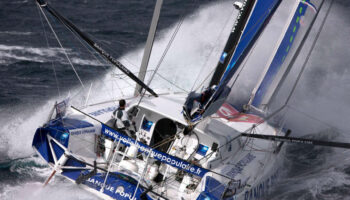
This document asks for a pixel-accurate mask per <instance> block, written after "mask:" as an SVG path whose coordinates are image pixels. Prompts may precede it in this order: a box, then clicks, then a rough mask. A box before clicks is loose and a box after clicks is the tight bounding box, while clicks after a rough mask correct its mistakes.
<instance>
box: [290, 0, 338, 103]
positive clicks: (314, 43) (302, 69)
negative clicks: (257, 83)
mask: <svg viewBox="0 0 350 200" xmlns="http://www.w3.org/2000/svg"><path fill="white" fill-rule="evenodd" d="M323 2H324V1H322V4H323ZM333 2H334V0H331V3H330V5H329V7H328V10H327V12H326V15H325V17H324V18H323V20H322V23H321V25H320V28H319V29H318V32H317V34H316V36H315V39H314V41H313V42H312V45H311V48H310V50H309V52H308V54H307V56H306V59H305V61H304V63H303V65H302V68H301V72H300V73H299V75H298V77H297V80H296V82H295V84H294V85H293V89H292V91H291V93H290V94H289V96H288V98H287V101H286V103H285V104H288V103H289V100H290V98H291V97H292V95H293V93H294V91H295V88H296V87H297V85H298V83H299V80H300V78H301V75H302V74H303V72H304V70H305V68H306V64H307V63H308V62H309V59H310V57H311V54H312V52H313V49H314V48H315V45H316V42H317V41H318V38H319V37H320V35H321V32H322V29H323V27H324V25H325V23H326V20H327V18H328V14H329V12H330V10H331V8H332V6H333ZM322 4H321V6H320V7H322ZM318 13H320V12H317V13H316V16H315V19H316V17H317V16H318ZM306 34H308V33H306ZM299 52H300V51H299ZM299 52H296V53H299Z"/></svg>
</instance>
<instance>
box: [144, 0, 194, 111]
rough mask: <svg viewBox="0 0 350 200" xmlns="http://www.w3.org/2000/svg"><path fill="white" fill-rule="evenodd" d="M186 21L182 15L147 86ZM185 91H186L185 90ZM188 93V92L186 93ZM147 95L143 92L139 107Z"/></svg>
mask: <svg viewBox="0 0 350 200" xmlns="http://www.w3.org/2000/svg"><path fill="white" fill-rule="evenodd" d="M193 2H196V0H194V1H193ZM195 6H197V7H198V6H199V4H198V2H197V4H196V5H195ZM184 20H185V14H184V13H183V14H182V15H181V18H180V21H179V23H178V24H177V25H176V28H175V30H174V32H173V34H172V36H171V38H170V40H169V42H168V44H167V46H166V48H165V50H164V51H163V54H162V56H161V58H160V59H159V61H158V64H157V66H156V69H155V70H154V72H153V74H152V76H151V78H150V79H149V81H148V84H147V85H150V84H151V82H152V80H153V78H154V76H155V74H156V73H157V71H158V69H159V67H160V65H161V64H162V63H163V61H164V58H165V56H166V54H167V53H168V51H169V49H170V47H171V45H172V43H173V41H174V40H175V37H176V35H177V33H178V32H179V30H180V27H181V25H182V23H183V21H184ZM157 74H158V73H157ZM158 75H159V76H160V74H158ZM164 79H165V78H164ZM169 82H170V81H169ZM173 85H174V86H176V85H175V84H173ZM181 89H182V88H181ZM182 90H183V89H182ZM185 91H186V90H185ZM186 92H187V91H186ZM187 93H188V92H187ZM145 94H146V91H143V93H142V94H141V98H140V100H139V102H138V104H137V106H138V105H140V103H141V101H142V99H143V97H144V95H145Z"/></svg>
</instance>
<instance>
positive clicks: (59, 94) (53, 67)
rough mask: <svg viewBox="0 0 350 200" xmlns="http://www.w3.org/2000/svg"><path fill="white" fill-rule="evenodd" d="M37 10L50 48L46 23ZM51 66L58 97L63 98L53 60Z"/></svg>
mask: <svg viewBox="0 0 350 200" xmlns="http://www.w3.org/2000/svg"><path fill="white" fill-rule="evenodd" d="M37 10H38V13H39V17H40V21H41V25H42V26H43V31H44V35H45V40H46V45H47V47H48V48H50V45H49V40H48V37H47V33H46V30H45V25H44V22H43V18H42V16H41V13H40V10H39V9H38V8H37ZM51 66H52V69H53V73H54V76H55V80H56V87H57V92H58V97H59V98H61V91H60V88H59V85H58V79H57V74H56V69H55V65H54V63H53V61H52V60H51Z"/></svg>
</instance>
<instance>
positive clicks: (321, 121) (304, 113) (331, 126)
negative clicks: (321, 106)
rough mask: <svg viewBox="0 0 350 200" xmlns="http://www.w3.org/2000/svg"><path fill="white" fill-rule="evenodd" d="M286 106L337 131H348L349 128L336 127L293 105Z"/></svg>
mask: <svg viewBox="0 0 350 200" xmlns="http://www.w3.org/2000/svg"><path fill="white" fill-rule="evenodd" d="M287 107H288V108H289V109H291V110H294V111H296V112H298V113H300V114H302V115H305V116H306V117H309V118H310V119H313V120H315V121H317V122H320V123H322V124H324V125H326V126H329V127H330V128H332V129H336V130H339V131H342V132H350V130H346V129H340V128H337V127H335V126H333V125H331V124H330V123H328V122H326V121H323V120H320V119H318V118H316V117H314V116H311V115H310V114H307V113H306V112H304V111H301V110H299V109H297V108H296V107H294V106H291V105H288V106H287Z"/></svg>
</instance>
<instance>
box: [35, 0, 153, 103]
mask: <svg viewBox="0 0 350 200" xmlns="http://www.w3.org/2000/svg"><path fill="white" fill-rule="evenodd" d="M37 3H38V4H39V6H40V7H42V8H45V9H46V10H47V11H48V12H49V13H50V14H51V15H53V16H54V17H55V18H57V19H58V20H59V21H60V22H61V23H62V24H63V25H64V26H66V27H67V28H68V29H70V30H71V31H74V32H75V33H77V34H78V35H79V36H80V37H81V38H82V39H83V40H84V41H85V42H86V43H87V44H88V45H89V46H91V47H92V48H93V49H94V50H95V51H96V52H97V53H99V54H100V55H101V56H102V57H103V58H105V59H106V60H107V61H109V62H110V63H111V64H113V65H114V66H115V67H117V68H118V69H119V70H121V71H122V72H123V73H124V74H126V75H127V76H128V77H130V78H131V79H132V80H134V81H135V82H136V83H137V84H138V85H140V86H141V87H142V88H144V89H145V90H147V91H148V92H149V93H151V94H152V95H153V96H155V97H158V95H157V94H156V93H155V92H154V91H153V90H152V89H151V88H149V87H148V86H147V85H146V84H145V83H144V82H143V81H141V80H140V79H139V78H137V77H136V76H135V75H134V74H133V73H132V72H131V71H130V70H128V69H127V68H126V67H125V66H124V65H123V64H121V63H120V62H119V61H118V60H116V59H115V58H113V57H112V56H111V55H110V54H109V53H107V52H106V51H105V50H104V49H102V47H101V46H100V45H99V44H97V43H96V42H94V41H93V40H91V39H90V38H89V37H88V36H87V35H86V34H85V33H83V32H82V31H81V30H79V29H78V28H77V27H76V26H75V25H74V24H73V23H72V22H70V21H69V20H67V19H66V18H64V17H63V16H61V15H60V14H59V13H58V12H57V11H56V10H55V9H53V8H52V7H51V6H49V5H48V3H47V2H45V1H44V0H37Z"/></svg>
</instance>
